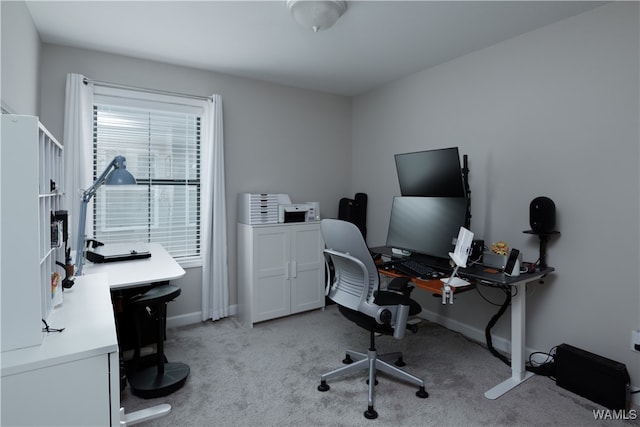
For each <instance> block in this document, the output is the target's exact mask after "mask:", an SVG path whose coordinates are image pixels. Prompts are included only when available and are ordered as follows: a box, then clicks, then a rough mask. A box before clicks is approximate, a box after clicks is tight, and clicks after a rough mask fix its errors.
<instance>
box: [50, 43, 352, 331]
mask: <svg viewBox="0 0 640 427" xmlns="http://www.w3.org/2000/svg"><path fill="white" fill-rule="evenodd" d="M71 72H74V73H80V74H84V75H86V76H88V77H90V78H92V79H94V80H99V81H105V82H113V83H118V84H124V85H131V86H137V87H144V88H155V89H160V90H165V91H171V92H177V93H184V94H194V95H202V96H208V95H210V94H212V93H218V94H220V95H221V96H222V104H223V114H224V134H225V169H226V190H227V216H228V224H227V230H228V242H229V244H228V246H229V278H230V299H231V303H232V304H236V303H237V292H236V217H237V216H236V196H237V194H238V193H239V192H278V193H288V194H289V195H290V196H291V199H292V201H294V202H307V201H319V202H320V210H321V214H322V215H323V216H328V217H332V216H337V210H338V202H339V199H340V197H345V196H347V195H348V190H349V189H350V184H351V183H350V179H351V175H350V173H351V148H350V138H351V100H350V98H347V97H341V96H335V95H328V94H322V93H318V92H313V91H306V90H300V89H293V88H289V87H285V86H278V85H274V84H270V83H264V82H260V81H255V80H249V79H244V78H238V77H233V76H228V75H222V74H216V73H211V72H207V71H202V70H196V69H191V68H185V67H177V66H172V65H167V64H161V63H156V62H151V61H144V60H139V59H135V58H128V57H123V56H117V55H110V54H104V53H100V52H95V51H88V50H82V49H75V48H69V47H61V46H56V45H51V44H46V43H45V44H43V45H42V59H41V76H42V95H41V96H42V107H41V119H42V121H43V123H46V125H47V126H48V128H49V130H50V131H51V132H52V133H53V134H54V135H55V136H56V137H58V138H60V139H62V129H63V116H64V111H63V110H64V108H63V107H64V91H65V78H66V75H67V73H71ZM188 270H193V271H188V272H187V275H186V276H185V277H184V278H183V279H181V280H180V281H178V282H177V283H178V284H179V285H180V286H181V287H182V289H183V292H182V294H181V296H180V298H178V299H177V300H176V301H175V302H174V303H172V304H170V305H169V313H168V314H169V316H174V317H175V316H186V317H189V316H190V315H192V314H193V313H196V312H199V311H200V309H201V306H200V304H201V302H200V301H201V279H200V277H201V274H200V269H199V268H197V269H188ZM189 318H191V319H192V318H194V317H193V316H192V317H189ZM195 318H199V315H196V316H195Z"/></svg>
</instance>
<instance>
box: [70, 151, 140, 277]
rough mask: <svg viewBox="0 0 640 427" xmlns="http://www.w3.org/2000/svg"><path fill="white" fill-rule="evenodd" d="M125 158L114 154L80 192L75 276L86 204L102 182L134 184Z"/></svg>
mask: <svg viewBox="0 0 640 427" xmlns="http://www.w3.org/2000/svg"><path fill="white" fill-rule="evenodd" d="M126 162H127V160H126V159H125V158H124V157H123V156H115V157H114V158H113V160H111V163H109V165H108V166H107V167H106V169H105V170H104V172H102V175H100V176H99V177H98V179H96V182H94V183H93V185H92V186H91V187H89V188H88V189H86V190H85V191H84V193H82V201H81V202H80V221H79V224H78V244H77V247H76V276H81V275H82V264H83V263H84V242H85V240H86V237H87V236H86V235H85V227H86V224H87V205H88V204H89V202H90V201H91V198H92V197H93V196H94V195H95V194H96V191H98V188H100V186H101V185H102V184H106V185H135V184H136V179H135V178H134V177H133V175H131V173H130V172H129V171H128V170H127V165H126Z"/></svg>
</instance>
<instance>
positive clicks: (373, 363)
mask: <svg viewBox="0 0 640 427" xmlns="http://www.w3.org/2000/svg"><path fill="white" fill-rule="evenodd" d="M373 339H374V335H373V332H372V333H371V340H372V341H371V342H372V343H373ZM395 357H398V360H397V361H396V365H398V366H404V361H403V360H402V353H389V354H383V355H380V356H378V352H377V351H376V349H375V346H373V345H372V346H371V348H370V349H369V351H368V352H367V353H366V354H365V353H358V352H355V351H351V350H347V356H346V357H345V359H344V360H343V363H346V364H347V365H346V366H343V367H341V368H338V369H335V370H333V371H331V372H327V373H326V374H323V375H321V376H320V385H319V386H318V391H328V390H329V389H330V388H331V387H329V384H327V380H329V379H331V378H336V377H340V376H343V375H348V374H352V373H354V372H358V371H363V370H368V371H369V377H368V380H367V383H368V384H369V398H368V407H367V410H366V411H365V412H364V416H365V418H367V419H370V420H372V419H375V418H377V417H378V413H377V412H376V410H375V409H374V401H375V395H374V387H375V385H376V384H377V380H376V372H377V371H378V370H380V371H382V372H384V373H385V374H388V375H391V376H393V377H395V378H399V379H401V380H405V381H407V382H409V383H411V384H414V385H417V386H418V387H419V389H418V391H417V392H416V396H418V397H419V398H421V399H425V398H427V397H429V393H427V391H426V390H425V388H424V381H422V380H421V379H420V378H418V377H416V376H414V375H411V374H410V373H408V372H406V371H404V370H402V369H400V368H398V367H397V366H393V365H392V364H390V363H389V362H386V361H385V360H383V358H384V359H388V358H395ZM353 359H355V361H353Z"/></svg>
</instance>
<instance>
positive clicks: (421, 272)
mask: <svg viewBox="0 0 640 427" xmlns="http://www.w3.org/2000/svg"><path fill="white" fill-rule="evenodd" d="M394 268H395V269H396V270H398V271H399V272H401V273H404V274H406V275H408V276H413V277H424V278H426V277H429V276H431V274H433V273H435V272H436V270H435V269H434V268H432V267H429V266H428V265H425V264H422V263H420V262H418V261H415V260H413V259H405V260H403V261H399V262H396V263H394Z"/></svg>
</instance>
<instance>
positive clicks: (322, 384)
mask: <svg viewBox="0 0 640 427" xmlns="http://www.w3.org/2000/svg"><path fill="white" fill-rule="evenodd" d="M330 388H331V387H329V384H327V382H326V381H325V380H322V381H320V385H319V386H318V391H327V390H329V389H330Z"/></svg>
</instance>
